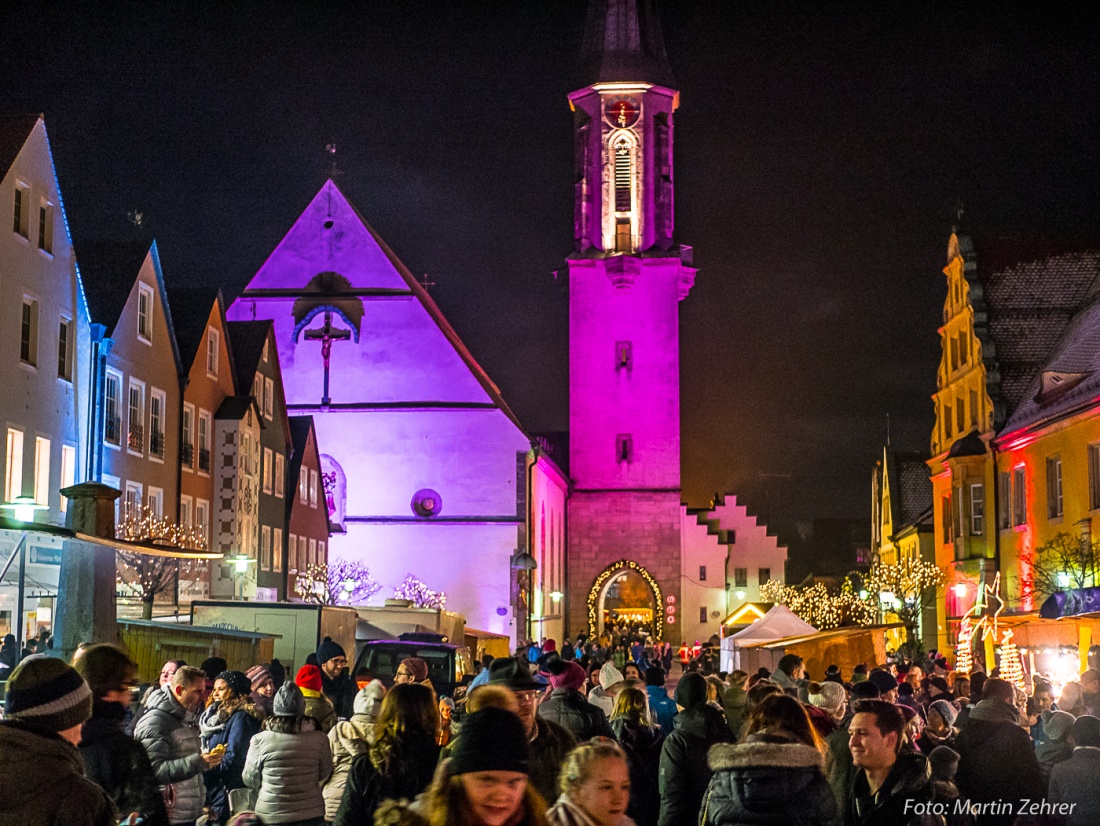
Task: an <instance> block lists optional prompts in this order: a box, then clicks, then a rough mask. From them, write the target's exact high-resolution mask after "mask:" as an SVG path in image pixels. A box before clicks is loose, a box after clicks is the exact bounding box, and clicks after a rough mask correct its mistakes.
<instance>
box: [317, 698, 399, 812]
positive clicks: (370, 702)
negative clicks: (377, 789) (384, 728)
mask: <svg viewBox="0 0 1100 826" xmlns="http://www.w3.org/2000/svg"><path fill="white" fill-rule="evenodd" d="M385 696H386V687H385V686H384V685H383V684H382V681H381V680H372V681H371V682H369V683H367V684H366V685H365V686H363V688H361V689H360V690H359V693H358V694H356V695H355V702H354V705H353V708H352V710H353V712H354V713H353V714H352V715H351V719H350V720H341V721H340V722H338V723H337V724H336V725H335V726H333V727H332V730H331V731H330V732H329V733H328V744H329V748H331V749H332V776H331V777H329V779H328V781H327V782H326V783H325V788H324V789H323V790H322V794H323V795H324V798H325V820H327V821H329V822H332V821H333V820H335V819H336V810H337V809H339V808H340V801H341V799H343V797H344V788H345V787H346V786H347V784H348V772H349V771H350V770H351V763H352V761H353V760H354V759H355V758H356V757H357V756H358V755H360V754H362V753H363V752H365V751H366V750H367V749H368V748H369V747H370V744H371V740H372V739H373V735H374V721H375V720H377V719H378V712H379V710H380V709H381V708H382V699H383V698H384V697H385Z"/></svg>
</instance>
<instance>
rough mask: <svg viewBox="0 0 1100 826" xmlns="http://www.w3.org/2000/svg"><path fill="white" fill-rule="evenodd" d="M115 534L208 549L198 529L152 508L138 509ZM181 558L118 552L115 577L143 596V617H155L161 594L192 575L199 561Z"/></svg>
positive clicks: (139, 596) (171, 590) (130, 514)
mask: <svg viewBox="0 0 1100 826" xmlns="http://www.w3.org/2000/svg"><path fill="white" fill-rule="evenodd" d="M115 537H116V538H118V539H124V540H126V541H128V542H148V543H152V544H154V545H163V546H167V547H175V548H183V549H185V550H192V551H204V550H206V537H205V536H203V534H202V532H201V531H200V530H198V529H195V528H188V527H183V526H180V525H177V524H175V523H174V522H171V521H169V520H168V519H167V517H164V516H160V515H158V514H157V513H156V512H154V511H152V510H150V509H149V508H135V509H132V510H131V512H130V513H127V514H126V516H125V517H124V518H123V519H122V520H121V521H120V522H119V524H118V525H117V526H116V527H115ZM182 564H183V566H185V567H184V569H183V571H182V572H181V560H180V559H178V558H176V557H171V556H154V555H153V554H143V553H141V552H140V551H118V552H117V553H116V555H115V579H116V581H117V582H118V584H119V585H120V586H122V587H123V588H124V589H129V590H131V591H132V592H135V593H136V595H137V596H138V598H140V599H141V603H142V605H141V616H142V618H143V619H152V617H153V603H154V602H155V601H156V598H157V597H158V596H159V595H161V594H169V593H174V592H175V588H176V583H177V581H178V580H179V577H180V576H181V575H183V576H188V575H189V574H190V573H191V572H192V569H193V568H197V566H198V565H200V564H201V563H200V561H199V560H182Z"/></svg>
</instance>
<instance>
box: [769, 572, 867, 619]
mask: <svg viewBox="0 0 1100 826" xmlns="http://www.w3.org/2000/svg"><path fill="white" fill-rule="evenodd" d="M760 599H761V600H763V601H765V602H772V603H776V604H778V605H786V606H787V607H788V608H790V609H791V611H793V612H794V613H795V614H797V615H798V616H799V617H800V618H801V619H804V620H805V621H806V622H808V623H809V624H810V625H812V626H813V627H814V628H817V629H818V630H821V631H825V630H828V629H830V628H837V627H839V626H842V625H870V624H871V623H873V622H874V618H875V610H874V606H873V605H872V604H871V603H870V602H868V601H867V600H861V599H860V598H859V595H858V594H857V592H856V590H855V586H854V585H853V583H852V580H851V578H850V577H849V578H847V579H845V581H844V583H843V585H841V587H840V588H839V589H838V590H836V591H835V592H831V591H830V590H829V589H828V588H827V587H826V586H825V585H824V583H821V582H815V583H814V584H813V585H808V586H802V585H784V584H783V583H781V582H779V581H778V580H774V579H773V580H769V581H768V582H766V583H765V584H764V585H763V586H762V587H761V589H760Z"/></svg>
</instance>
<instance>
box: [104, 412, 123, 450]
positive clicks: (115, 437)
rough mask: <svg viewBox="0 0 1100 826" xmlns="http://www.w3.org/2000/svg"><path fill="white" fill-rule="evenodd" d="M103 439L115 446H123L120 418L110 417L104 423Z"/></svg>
mask: <svg viewBox="0 0 1100 826" xmlns="http://www.w3.org/2000/svg"><path fill="white" fill-rule="evenodd" d="M103 438H104V440H105V441H108V442H110V443H111V444H113V445H118V444H122V442H121V439H122V421H121V420H120V419H119V417H118V416H108V417H107V420H106V421H105V422H104V423H103Z"/></svg>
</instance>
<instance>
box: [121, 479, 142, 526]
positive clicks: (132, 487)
mask: <svg viewBox="0 0 1100 826" xmlns="http://www.w3.org/2000/svg"><path fill="white" fill-rule="evenodd" d="M141 490H142V488H141V483H139V482H127V483H126V489H125V490H124V491H123V494H122V497H123V506H124V507H125V510H124V511H123V517H130V518H133V519H140V518H141Z"/></svg>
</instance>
